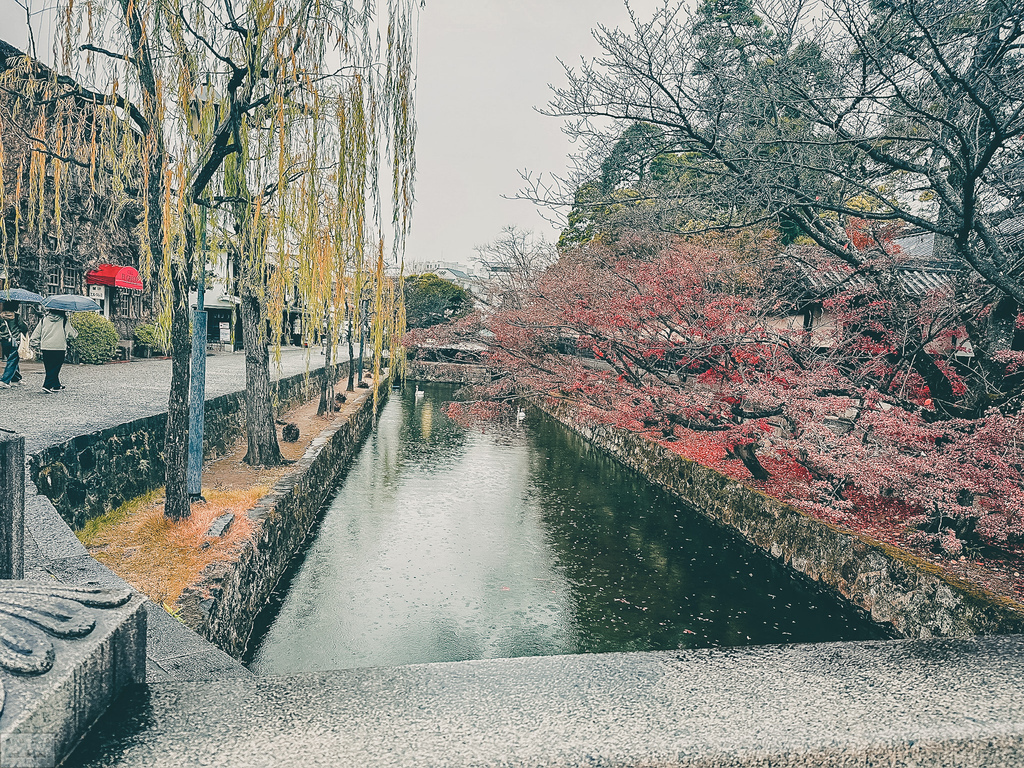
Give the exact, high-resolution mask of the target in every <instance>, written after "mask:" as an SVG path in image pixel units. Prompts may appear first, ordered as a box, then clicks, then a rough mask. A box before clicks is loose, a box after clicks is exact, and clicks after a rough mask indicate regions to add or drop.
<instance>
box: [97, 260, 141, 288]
mask: <svg viewBox="0 0 1024 768" xmlns="http://www.w3.org/2000/svg"><path fill="white" fill-rule="evenodd" d="M85 282H86V283H87V284H88V285H113V286H116V287H118V288H127V289H128V290H130V291H141V290H142V280H141V279H140V278H139V273H138V270H136V269H135V268H134V267H119V266H117V265H116V264H100V266H99V268H98V269H95V270H93V271H92V272H90V273H89V274H87V275H86V276H85Z"/></svg>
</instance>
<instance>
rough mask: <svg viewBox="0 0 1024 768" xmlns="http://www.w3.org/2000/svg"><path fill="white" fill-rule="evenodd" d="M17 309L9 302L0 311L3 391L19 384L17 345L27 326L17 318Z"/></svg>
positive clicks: (1, 384) (1, 381)
mask: <svg viewBox="0 0 1024 768" xmlns="http://www.w3.org/2000/svg"><path fill="white" fill-rule="evenodd" d="M17 308H18V305H17V304H16V303H13V302H9V303H6V304H4V305H3V310H2V311H0V360H3V361H4V362H5V365H4V372H3V374H0V388H3V389H6V388H8V387H10V386H11V385H12V384H19V383H21V372H20V371H19V370H18V364H19V362H20V360H19V358H18V344H19V343H20V342H21V334H23V333H28V325H27V324H26V323H25V321H24V320H22V319H21V318H20V317H19V316H18V314H17V311H16V310H17Z"/></svg>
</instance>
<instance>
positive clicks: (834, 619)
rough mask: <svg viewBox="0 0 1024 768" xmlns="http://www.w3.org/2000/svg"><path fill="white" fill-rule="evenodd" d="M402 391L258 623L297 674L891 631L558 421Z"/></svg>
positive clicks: (443, 393) (265, 664)
mask: <svg viewBox="0 0 1024 768" xmlns="http://www.w3.org/2000/svg"><path fill="white" fill-rule="evenodd" d="M454 391H455V388H454V387H452V386H448V385H427V386H426V392H425V395H424V396H421V397H419V398H417V397H415V395H414V393H413V388H412V385H411V384H410V385H409V387H407V389H406V391H405V392H404V393H399V392H393V393H392V395H391V398H390V400H389V402H388V403H387V405H386V406H385V407H384V409H383V410H382V412H381V415H380V420H379V424H378V427H377V429H376V430H375V431H374V432H373V433H372V434H371V435H370V437H369V438H368V439H367V442H366V444H365V445H364V446H363V448H362V450H361V451H360V453H359V454H358V456H357V457H356V458H355V459H354V460H353V463H352V466H351V467H350V468H349V471H348V473H347V474H346V475H345V477H344V480H343V481H342V483H341V485H340V486H339V487H338V489H337V490H336V492H335V494H334V495H333V497H332V498H331V500H330V501H329V503H328V504H327V506H326V508H325V510H324V512H323V517H322V520H321V521H320V523H319V526H318V528H317V530H316V532H315V535H314V537H313V539H312V540H311V541H310V542H309V545H308V547H307V549H306V552H305V553H304V555H303V556H301V557H300V558H299V559H298V560H297V562H296V563H294V564H293V567H292V569H291V571H290V573H289V575H288V576H287V577H286V578H285V579H284V580H283V581H282V584H281V585H280V587H279V590H278V592H277V593H276V594H275V597H274V600H273V601H272V603H271V605H270V606H269V607H268V609H267V611H266V612H265V613H264V615H263V616H262V617H261V620H260V622H258V624H257V631H256V634H255V635H254V638H253V642H252V644H251V651H250V657H249V659H248V661H249V663H250V667H251V668H252V670H253V671H254V672H257V673H259V674H287V673H292V672H304V671H315V670H328V669H343V668H350V667H366V666H393V665H401V664H417V663H425V662H437V661H462V660H468V659H486V658H500V657H513V656H534V655H552V654H566V653H601V652H610V651H649V650H669V649H675V648H696V647H708V646H739V645H751V644H766V643H794V642H823V641H832V640H866V639H875V638H880V637H884V636H885V635H884V633H883V631H882V630H881V629H880V628H878V627H877V626H875V625H873V624H871V623H869V622H868V621H867V620H866V619H865V618H864V617H862V616H860V615H857V614H855V613H853V612H852V611H850V610H849V609H846V608H844V607H842V606H841V605H840V604H839V603H838V602H837V601H836V600H834V599H833V598H831V597H830V596H828V595H826V594H823V593H821V592H819V591H818V590H816V589H815V588H814V587H813V586H811V585H809V584H807V583H805V582H803V581H802V580H800V579H798V578H797V577H795V576H793V575H792V574H791V573H790V572H789V571H788V570H787V569H785V568H783V567H781V566H779V565H777V564H775V563H774V562H772V561H771V560H769V559H768V558H766V557H765V556H763V555H762V554H760V553H758V552H755V551H754V550H752V549H750V548H749V547H748V546H747V545H746V544H744V543H743V542H741V541H739V540H737V539H736V538H735V537H734V536H733V535H732V534H730V533H729V532H727V531H724V530H723V529H721V528H718V527H716V526H715V525H713V524H711V523H709V522H708V521H706V520H705V519H704V518H702V517H700V516H699V515H697V514H694V513H693V512H691V511H688V510H687V509H686V508H685V506H684V505H683V504H682V503H681V502H680V501H678V500H677V499H675V498H673V497H672V496H669V495H668V494H666V493H664V492H662V491H661V490H660V489H658V488H657V487H655V486H652V485H651V484H649V483H647V482H646V481H645V480H643V479H642V478H640V477H639V476H637V475H636V474H635V473H633V472H631V471H630V470H627V469H625V468H623V467H622V466H621V465H619V464H617V463H616V462H614V461H613V460H611V459H609V458H607V457H606V456H604V455H602V454H600V453H599V452H598V451H596V450H594V449H593V448H592V447H590V446H589V445H588V444H587V443H586V442H585V441H583V440H581V439H580V438H578V437H577V436H575V435H574V434H572V433H571V432H569V431H568V430H566V429H565V428H564V427H562V426H561V425H560V424H558V423H556V422H554V421H553V420H551V419H549V418H547V417H544V416H542V415H540V414H538V413H537V412H531V413H530V414H529V415H528V417H527V418H526V419H525V420H522V421H520V422H516V421H510V422H504V423H495V424H489V425H486V426H485V427H484V428H482V429H481V428H479V427H477V428H465V427H462V426H460V425H458V424H456V423H454V422H452V421H451V420H450V419H449V418H448V417H447V416H445V415H444V413H443V412H442V410H441V409H442V406H443V405H444V403H445V402H446V401H447V400H450V399H451V397H452V395H453V393H454Z"/></svg>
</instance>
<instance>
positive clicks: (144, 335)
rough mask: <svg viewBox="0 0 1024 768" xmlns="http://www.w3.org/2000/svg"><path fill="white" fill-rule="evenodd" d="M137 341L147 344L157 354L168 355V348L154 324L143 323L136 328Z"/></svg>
mask: <svg viewBox="0 0 1024 768" xmlns="http://www.w3.org/2000/svg"><path fill="white" fill-rule="evenodd" d="M134 336H135V340H136V341H137V342H139V344H145V345H146V346H147V347H149V348H150V349H151V350H153V351H154V352H156V353H157V354H160V355H163V354H166V352H167V348H166V346H165V344H164V342H163V339H162V338H161V335H160V331H159V330H158V329H157V327H156V326H155V325H153V324H152V323H142V324H141V325H139V326H137V327H136V328H135V333H134Z"/></svg>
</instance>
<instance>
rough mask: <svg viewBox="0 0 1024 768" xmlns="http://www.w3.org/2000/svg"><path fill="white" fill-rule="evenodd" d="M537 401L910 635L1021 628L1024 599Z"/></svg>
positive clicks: (564, 407)
mask: <svg viewBox="0 0 1024 768" xmlns="http://www.w3.org/2000/svg"><path fill="white" fill-rule="evenodd" d="M539 405H540V407H541V408H542V409H543V410H544V411H546V412H547V413H549V414H550V415H552V416H553V417H554V418H556V419H558V421H560V422H561V423H562V424H564V425H566V426H567V427H569V428H570V429H572V430H573V431H574V432H576V433H577V434H579V435H581V436H582V437H584V438H585V439H587V440H588V441H589V442H591V443H592V444H593V445H595V446H597V447H598V448H600V449H602V450H604V451H605V452H606V453H608V454H609V455H611V456H613V457H614V458H616V459H618V460H619V461H620V462H622V463H623V464H625V465H626V466H627V467H630V468H631V469H634V470H636V471H637V472H639V473H640V474H641V475H643V476H644V477H646V478H647V479H648V480H650V481H651V482H653V483H656V484H657V485H659V486H661V487H662V488H665V489H666V490H668V491H669V492H670V493H672V494H674V495H675V496H677V497H679V498H680V499H682V500H683V501H685V502H687V503H688V504H689V505H690V506H691V507H693V508H694V509H695V510H696V511H698V512H700V513H701V514H703V515H705V516H706V517H709V518H711V519H712V520H714V521H716V522H718V523H720V524H722V525H725V526H728V527H729V528H731V529H733V530H735V531H738V532H739V533H740V534H741V535H742V536H743V537H744V538H745V539H746V540H747V541H749V542H750V543H751V544H753V545H754V546H755V547H757V548H759V549H761V550H763V551H764V552H766V553H768V554H769V555H770V556H771V557H773V558H775V559H776V560H780V561H782V562H783V563H785V564H787V565H789V566H790V567H791V568H793V569H794V570H796V571H798V572H799V573H801V574H803V575H804V576H806V577H807V578H809V579H812V580H813V581H816V582H818V583H819V584H821V585H823V586H824V587H826V588H827V589H828V590H829V591H831V592H833V593H834V594H837V595H839V596H840V597H841V598H843V599H844V600H846V601H848V602H849V603H852V604H853V605H854V606H856V607H858V608H860V609H862V610H864V611H866V612H868V613H869V614H870V615H871V618H872V619H873V620H874V621H876V622H879V623H880V624H888V625H891V626H892V628H893V630H894V631H895V632H896V633H897V634H898V635H901V636H903V637H914V638H929V637H968V636H971V635H979V634H989V633H1021V632H1024V606H1021V605H1019V604H1017V603H1015V602H1013V601H1011V600H1008V599H1005V598H1001V597H999V596H996V595H994V594H991V593H989V592H987V591H985V590H983V589H980V588H978V587H976V586H974V585H972V584H969V583H967V582H965V581H963V580H961V579H958V578H956V577H955V576H952V575H950V574H947V573H945V572H944V571H942V570H941V569H940V568H938V567H937V566H935V565H933V564H932V563H929V562H927V561H926V560H923V559H921V558H919V557H916V556H914V555H912V554H909V553H907V552H905V551H903V550H900V549H897V548H896V547H892V546H889V545H887V544H884V543H882V542H878V541H875V540H873V539H870V538H868V537H866V536H861V535H859V534H855V533H852V532H850V531H846V530H842V529H840V528H837V527H835V526H832V525H829V524H827V523H823V522H821V521H819V520H815V519H814V518H812V517H810V516H808V515H806V514H804V513H803V512H801V511H800V510H798V509H796V508H795V507H792V506H790V505H788V504H784V503H782V502H780V501H777V500H776V499H773V498H771V497H770V496H766V495H765V494H763V493H759V492H758V491H754V490H752V489H750V488H747V487H746V486H744V485H743V484H742V483H740V482H738V481H736V480H732V479H730V478H728V477H726V476H725V475H722V474H720V473H719V472H715V471H714V470H711V469H708V468H707V467H704V466H701V465H700V464H697V463H695V462H692V461H688V460H687V459H684V458H683V457H681V456H679V455H678V454H676V453H674V452H672V451H671V450H669V449H668V448H666V447H664V446H662V445H659V444H658V443H655V442H653V441H651V440H647V439H646V438H644V437H643V436H641V435H638V434H635V433H632V432H628V431H626V430H622V429H616V428H614V427H610V426H604V425H593V424H589V423H587V422H584V421H582V420H580V419H579V418H578V417H577V414H576V411H575V408H574V407H573V405H572V404H571V403H566V402H564V401H562V402H553V401H552V402H545V403H539Z"/></svg>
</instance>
